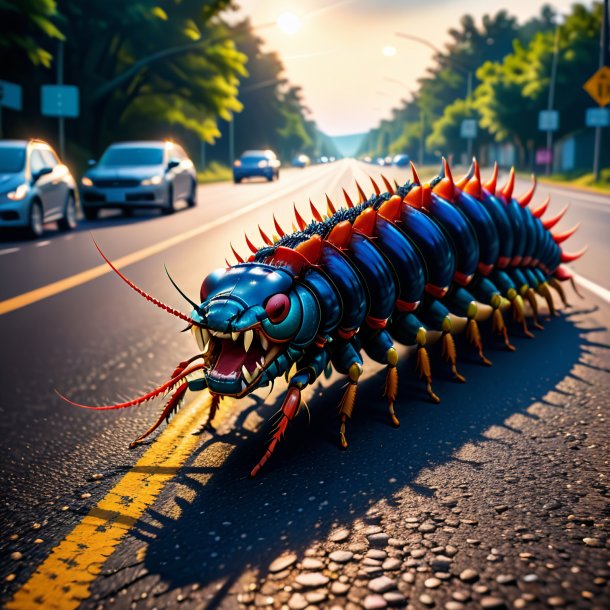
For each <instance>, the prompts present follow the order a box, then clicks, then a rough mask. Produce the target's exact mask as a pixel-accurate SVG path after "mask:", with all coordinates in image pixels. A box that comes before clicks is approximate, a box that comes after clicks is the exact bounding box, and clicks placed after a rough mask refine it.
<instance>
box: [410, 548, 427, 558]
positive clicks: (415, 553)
mask: <svg viewBox="0 0 610 610" xmlns="http://www.w3.org/2000/svg"><path fill="white" fill-rule="evenodd" d="M425 554H426V549H414V550H413V551H411V557H413V559H421V558H422V557H423V556H424V555H425Z"/></svg>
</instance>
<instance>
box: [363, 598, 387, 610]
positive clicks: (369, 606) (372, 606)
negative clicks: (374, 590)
mask: <svg viewBox="0 0 610 610" xmlns="http://www.w3.org/2000/svg"><path fill="white" fill-rule="evenodd" d="M387 605H388V602H386V600H385V599H383V597H382V596H381V595H367V596H366V597H365V598H364V607H365V608H366V610H381V609H382V608H385V607H386V606H387Z"/></svg>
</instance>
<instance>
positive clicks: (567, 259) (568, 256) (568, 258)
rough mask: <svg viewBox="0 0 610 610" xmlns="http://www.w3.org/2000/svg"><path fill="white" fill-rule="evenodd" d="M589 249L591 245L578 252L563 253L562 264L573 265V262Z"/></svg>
mask: <svg viewBox="0 0 610 610" xmlns="http://www.w3.org/2000/svg"><path fill="white" fill-rule="evenodd" d="M588 249H589V244H587V245H586V246H585V247H584V248H582V249H581V250H579V251H578V252H562V253H561V262H562V263H571V262H572V261H575V260H577V259H579V258H580V257H581V256H582V255H583V254H584V253H585V252H586V251H587V250H588Z"/></svg>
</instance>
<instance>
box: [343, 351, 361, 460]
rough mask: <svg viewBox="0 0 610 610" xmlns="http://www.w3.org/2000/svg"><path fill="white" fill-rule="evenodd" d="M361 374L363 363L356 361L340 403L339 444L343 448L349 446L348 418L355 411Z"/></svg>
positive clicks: (350, 370)
mask: <svg viewBox="0 0 610 610" xmlns="http://www.w3.org/2000/svg"><path fill="white" fill-rule="evenodd" d="M360 375H362V365H361V364H360V363H359V362H354V363H353V364H352V365H350V367H349V369H348V372H347V376H348V379H349V381H348V383H347V388H346V389H345V393H344V394H343V398H342V399H341V403H340V404H339V418H340V420H341V424H340V426H339V445H340V447H341V449H347V447H348V442H347V436H346V433H345V432H346V430H345V428H346V423H347V420H348V419H350V418H351V416H352V413H353V412H354V405H355V403H356V393H357V392H358V379H360Z"/></svg>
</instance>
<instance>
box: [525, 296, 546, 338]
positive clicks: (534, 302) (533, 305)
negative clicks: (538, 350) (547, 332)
mask: <svg viewBox="0 0 610 610" xmlns="http://www.w3.org/2000/svg"><path fill="white" fill-rule="evenodd" d="M525 298H526V299H527V301H528V303H529V304H530V307H531V308H532V318H533V319H534V328H537V329H539V330H543V329H544V326H542V324H540V322H539V320H538V301H537V300H536V293H535V292H534V289H533V288H531V287H528V289H527V291H526V292H525Z"/></svg>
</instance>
